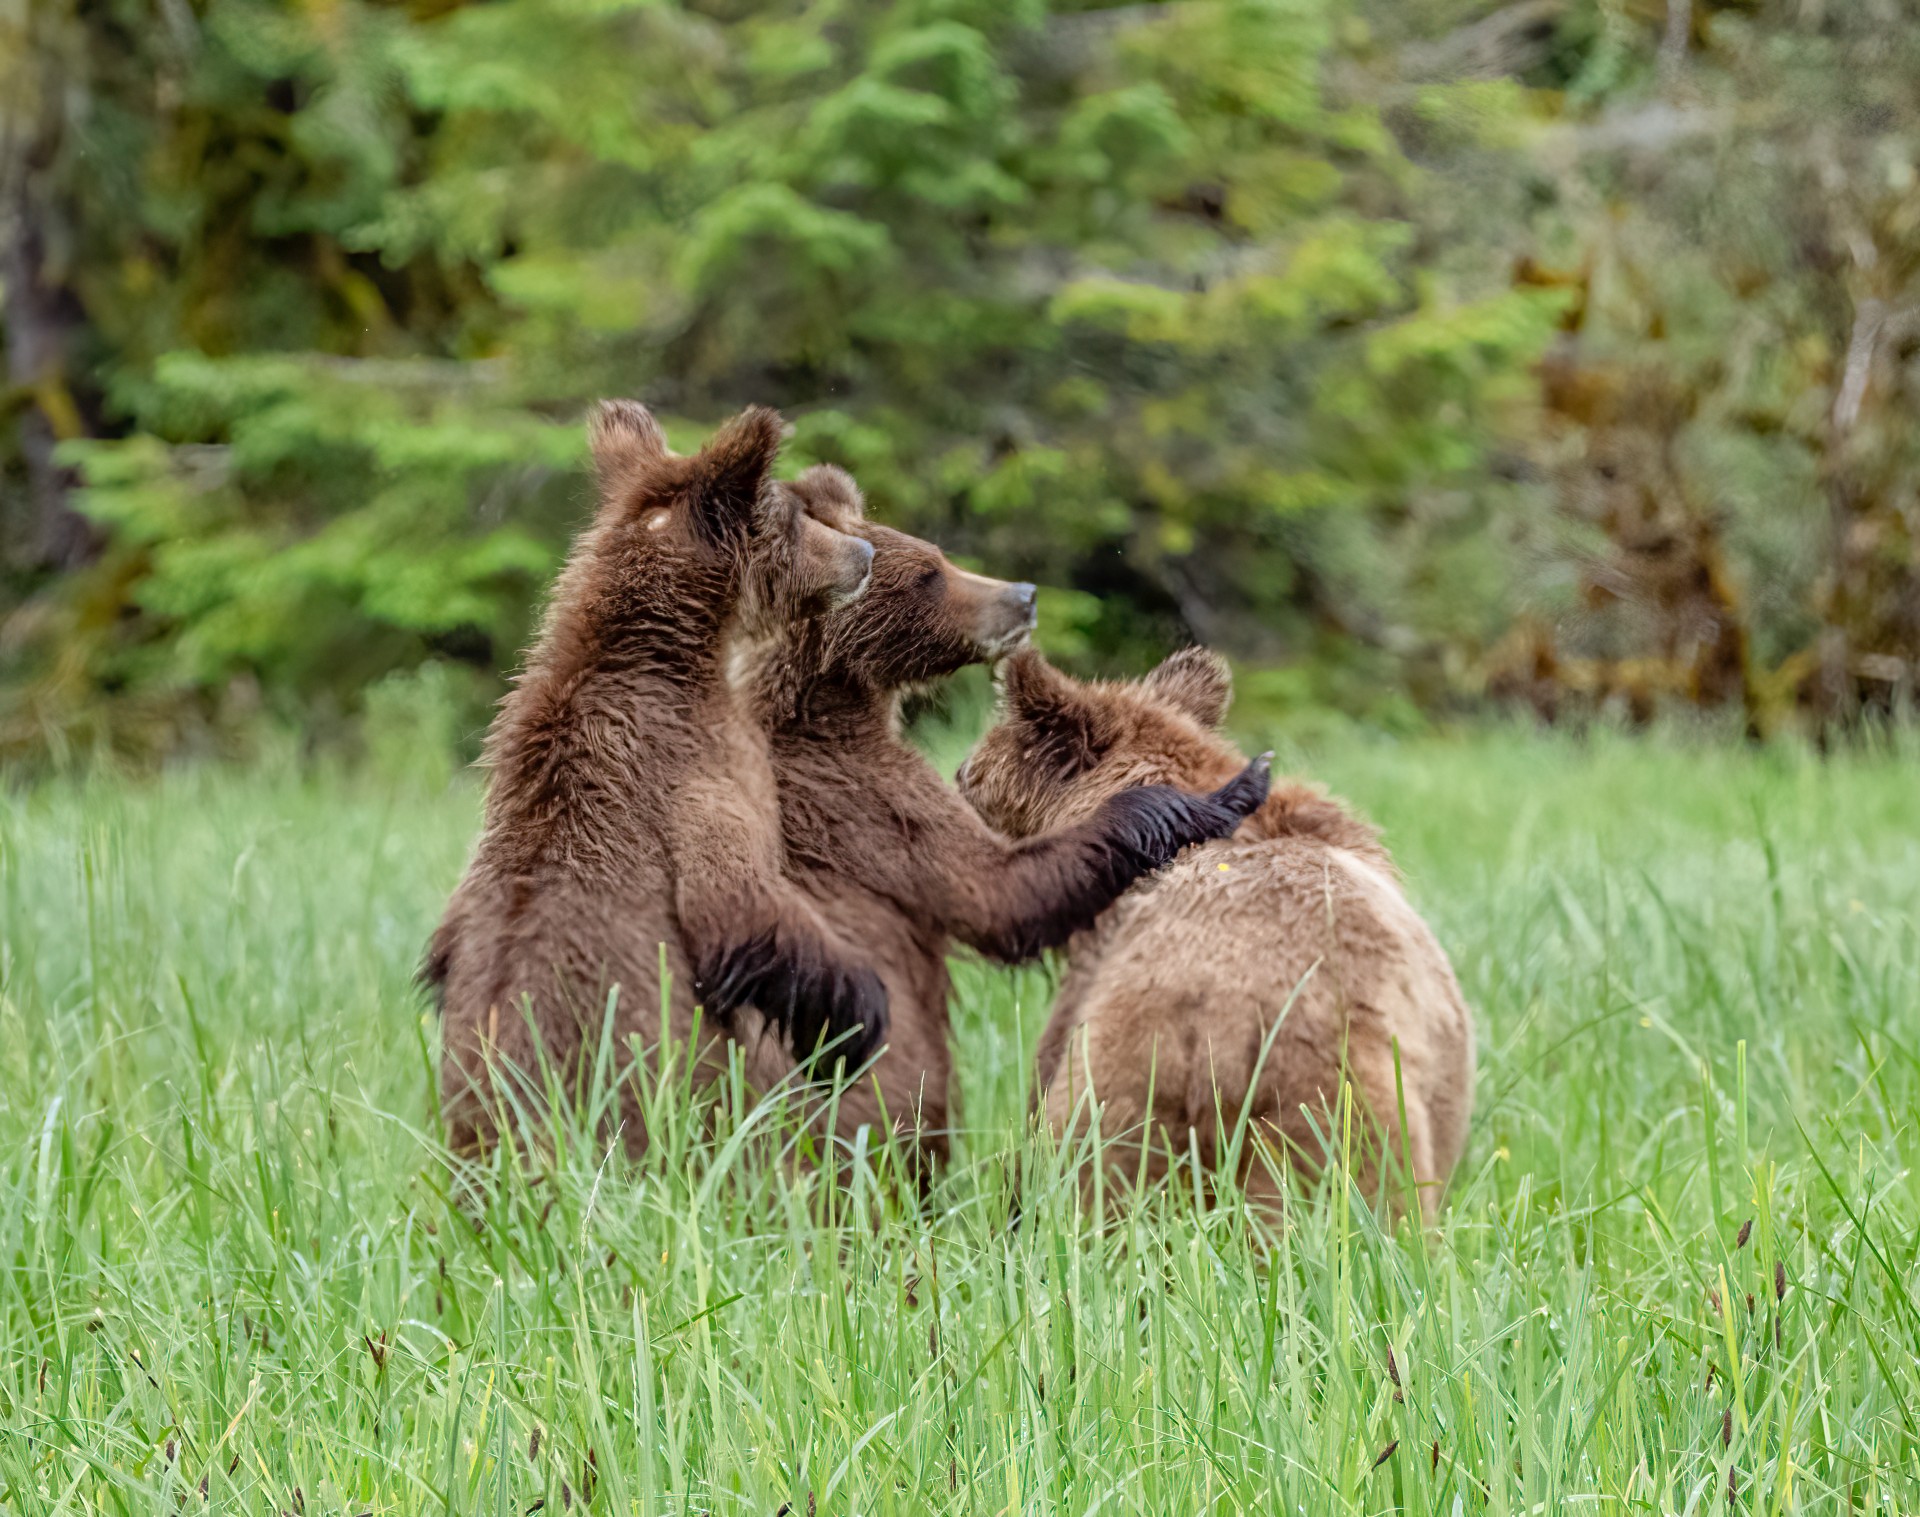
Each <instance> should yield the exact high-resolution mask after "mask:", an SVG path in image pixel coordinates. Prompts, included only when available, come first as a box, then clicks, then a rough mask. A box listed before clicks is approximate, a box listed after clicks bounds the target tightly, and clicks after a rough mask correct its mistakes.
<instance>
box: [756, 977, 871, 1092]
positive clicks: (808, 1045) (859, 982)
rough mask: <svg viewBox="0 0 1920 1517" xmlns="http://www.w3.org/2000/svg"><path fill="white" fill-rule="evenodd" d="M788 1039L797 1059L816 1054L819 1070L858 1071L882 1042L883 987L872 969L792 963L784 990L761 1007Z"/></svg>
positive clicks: (778, 990)
mask: <svg viewBox="0 0 1920 1517" xmlns="http://www.w3.org/2000/svg"><path fill="white" fill-rule="evenodd" d="M760 1004H761V1009H762V1010H768V1008H769V1007H770V1006H771V1007H772V1008H774V1009H773V1010H772V1011H770V1012H769V1014H770V1015H771V1016H772V1017H773V1020H774V1021H776V1022H778V1023H779V1024H780V1026H781V1031H782V1032H783V1033H785V1034H786V1036H787V1038H788V1039H789V1041H790V1043H791V1045H792V1048H793V1052H794V1055H795V1057H797V1058H801V1059H806V1058H811V1057H813V1056H814V1055H815V1054H816V1053H818V1055H819V1056H820V1060H821V1064H822V1066H823V1067H826V1068H830V1067H831V1066H832V1065H834V1064H836V1063H844V1064H845V1065H846V1067H847V1068H848V1069H857V1068H858V1067H859V1066H860V1065H862V1064H864V1063H866V1061H867V1060H868V1059H870V1058H872V1057H873V1055H874V1053H875V1052H876V1051H877V1050H878V1049H879V1047H880V1045H881V1044H882V1043H883V1042H885V1041H886V1036H887V1029H888V1026H889V1025H890V1018H889V1016H888V1011H887V987H886V986H885V985H884V984H882V983H881V980H880V976H879V975H877V974H875V973H874V972H873V971H872V970H871V969H865V968H850V967H846V966H843V965H838V964H834V963H832V962H830V961H828V962H822V961H820V960H817V959H816V960H811V961H795V962H793V963H792V964H790V965H789V966H788V973H787V976H786V984H785V986H784V987H778V986H776V988H775V990H774V992H773V993H772V994H770V995H769V996H768V997H767V998H766V999H765V1000H763V1001H762V1002H761V1003H760Z"/></svg>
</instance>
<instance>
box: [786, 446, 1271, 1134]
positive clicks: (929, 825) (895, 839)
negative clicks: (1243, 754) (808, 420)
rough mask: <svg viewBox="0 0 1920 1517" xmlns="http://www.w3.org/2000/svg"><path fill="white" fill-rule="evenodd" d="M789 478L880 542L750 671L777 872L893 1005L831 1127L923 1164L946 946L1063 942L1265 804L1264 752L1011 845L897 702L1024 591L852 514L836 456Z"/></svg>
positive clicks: (1007, 626) (987, 635)
mask: <svg viewBox="0 0 1920 1517" xmlns="http://www.w3.org/2000/svg"><path fill="white" fill-rule="evenodd" d="M791 488H792V489H793V491H794V492H795V493H796V494H797V495H799V496H800V497H801V498H802V500H803V501H804V502H805V504H806V508H807V510H808V511H809V513H811V514H812V515H814V516H815V517H817V518H819V519H821V520H823V521H825V522H828V523H830V524H832V525H834V526H836V527H838V528H840V529H842V530H844V531H847V532H854V533H859V534H861V535H862V536H864V537H865V538H866V540H867V541H869V542H871V543H872V544H873V548H874V560H873V582H872V585H871V587H870V588H869V589H868V591H867V593H866V594H865V595H864V596H863V597H862V598H861V599H860V600H858V601H856V602H853V603H852V604H849V605H847V606H844V607H842V608H840V609H839V610H836V611H833V612H831V613H829V614H828V615H826V616H824V617H821V618H819V619H818V620H816V621H813V622H811V623H809V624H807V625H806V626H804V627H802V628H800V629H798V630H797V631H796V632H795V634H794V636H793V637H792V638H790V639H788V640H786V641H785V642H784V643H782V644H781V645H780V647H779V648H778V650H777V652H776V654H775V656H773V657H771V658H769V659H767V660H766V661H765V662H763V663H762V664H761V665H760V667H759V669H758V671H757V674H756V676H755V681H756V691H757V705H758V709H759V711H760V714H761V717H762V719H763V721H764V722H765V723H766V724H767V727H768V730H769V731H770V733H771V741H772V748H773V765H774V773H775V777H776V780H777V782H778V785H779V791H780V824H781V830H782V833H783V835H784V840H785V845H786V853H787V860H788V870H789V876H790V878H791V879H792V880H793V881H794V883H795V885H796V887H797V888H798V889H799V890H800V891H801V892H802V893H803V894H805V895H806V897H807V898H808V899H809V900H810V901H812V902H813V904H814V905H815V907H816V908H817V909H818V911H819V912H820V914H821V915H822V916H824V917H826V918H827V919H829V920H830V921H832V922H833V923H834V925H835V927H836V928H837V929H838V930H839V931H840V932H841V933H842V934H843V935H845V937H846V938H847V939H848V940H849V941H850V942H856V943H858V944H859V945H860V949H861V952H862V955H863V956H864V958H865V959H866V961H867V962H869V963H871V964H872V965H873V966H874V967H875V968H876V969H877V970H878V971H879V973H880V976H881V978H882V979H883V980H884V981H885V982H886V985H887V990H888V996H889V1004H890V1006H891V1009H892V1033H891V1038H890V1041H889V1046H888V1048H887V1050H886V1051H885V1052H884V1053H883V1054H882V1055H881V1056H880V1058H879V1059H878V1060H877V1062H876V1064H875V1065H874V1067H873V1068H872V1070H871V1071H870V1072H868V1073H867V1074H866V1076H865V1077H863V1078H862V1079H861V1080H860V1081H858V1082H856V1083H855V1084H854V1085H852V1086H851V1087H849V1088H846V1089H843V1090H841V1091H839V1092H838V1093H837V1097H836V1099H837V1116H838V1122H839V1125H840V1127H841V1129H842V1130H843V1131H851V1130H854V1129H857V1128H858V1127H859V1126H860V1125H862V1124H871V1125H872V1126H873V1127H874V1128H875V1129H876V1131H885V1130H887V1129H888V1128H889V1127H891V1128H892V1130H894V1131H898V1132H900V1133H901V1134H903V1136H904V1137H905V1138H906V1140H907V1141H908V1143H909V1146H910V1149H911V1154H912V1157H913V1158H914V1159H915V1160H916V1161H922V1162H928V1161H934V1162H937V1161H938V1160H939V1159H940V1158H942V1157H943V1156H944V1154H945V1152H946V1147H947V1130H948V1128H949V1126H950V1111H949V1090H948V1081H949V1075H950V1067H949V1066H950V1056H949V1053H948V1045H947V1029H948V1022H947V997H948V989H949V985H948V970H947V954H948V949H949V946H950V943H951V941H952V940H953V939H958V940H959V941H960V942H962V943H964V944H966V945H968V946H969V947H971V948H974V949H977V950H979V951H980V952H981V953H983V954H985V955H987V956H988V957H989V958H993V959H997V960H1000V961H1001V962H1004V963H1018V962H1021V961H1023V960H1027V959H1031V958H1034V957H1035V956H1037V955H1038V954H1039V953H1040V952H1041V951H1042V950H1044V949H1047V948H1050V947H1053V946H1055V945H1057V944H1061V943H1064V942H1065V941H1066V940H1067V939H1068V938H1069V937H1070V936H1071V935H1072V934H1074V933H1076V932H1079V931H1081V930H1083V929H1085V928H1087V927H1089V926H1091V925H1092V924H1093V922H1094V920H1095V919H1096V918H1097V917H1098V916H1099V914H1100V913H1101V912H1102V911H1104V910H1105V909H1106V908H1107V907H1108V906H1109V905H1111V904H1112V902H1113V901H1114V900H1115V899H1116V898H1117V897H1118V896H1119V895H1120V893H1121V892H1122V891H1123V890H1125V889H1126V888H1127V887H1128V886H1129V885H1131V884H1132V883H1133V882H1134V880H1136V879H1137V878H1139V876H1140V875H1142V874H1144V873H1146V872H1148V871H1150V870H1154V869H1158V868H1160V867H1161V866H1162V865H1164V864H1165V863H1167V861H1168V860H1169V859H1171V858H1172V857H1173V856H1174V855H1175V854H1176V853H1178V852H1179V851H1180V850H1181V849H1182V848H1184V847H1186V846H1187V845H1189V844H1191V843H1196V842H1200V841H1204V840H1206V839H1209V838H1218V837H1224V836H1226V835H1227V834H1228V833H1230V832H1232V831H1233V830H1234V828H1236V827H1238V826H1239V825H1240V823H1241V822H1242V820H1243V819H1244V818H1245V817H1246V816H1247V814H1248V813H1249V812H1251V811H1252V810H1253V809H1254V808H1255V807H1256V806H1258V805H1259V804H1260V803H1261V801H1263V800H1264V799H1265V798H1266V792H1267V779H1266V774H1267V760H1266V758H1264V757H1263V758H1261V759H1259V760H1256V761H1255V762H1254V763H1252V764H1247V765H1235V766H1234V768H1235V769H1236V770H1238V771H1239V773H1238V774H1228V775H1222V776H1220V777H1219V778H1217V779H1215V780H1212V781H1210V782H1209V784H1208V786H1206V787H1205V788H1206V789H1209V790H1212V792H1213V793H1212V794H1211V795H1191V794H1188V793H1186V792H1185V791H1183V790H1179V789H1175V788H1172V787H1170V786H1167V785H1147V786H1143V787H1141V788H1138V789H1131V790H1126V791H1123V792H1120V793H1116V794H1114V795H1112V796H1109V797H1108V798H1107V799H1106V800H1105V801H1103V802H1102V804H1100V805H1098V806H1095V807H1091V808H1089V810H1088V813H1087V815H1086V816H1085V818H1084V819H1083V820H1081V821H1080V822H1079V823H1078V824H1077V825H1076V826H1073V827H1069V828H1066V829H1064V830H1062V831H1059V832H1057V833H1055V834H1053V835H1052V836H1050V837H1046V838H1037V839H1033V840H1030V841H1025V842H1009V841H1008V840H1007V839H1005V838H1003V837H1001V836H999V835H997V834H996V833H994V832H993V831H991V830H990V829H989V828H987V827H986V826H985V825H984V824H983V823H982V822H981V821H980V819H979V817H978V816H976V815H975V814H974V812H973V811H972V810H971V809H970V808H969V807H968V806H967V805H966V803H965V802H964V801H962V800H961V798H960V796H959V795H958V793H957V792H955V790H954V789H953V788H952V786H950V785H948V784H947V783H946V782H945V781H944V780H943V779H941V777H940V775H939V774H938V773H937V772H936V771H935V770H934V768H933V766H932V765H931V764H929V763H928V762H927V760H926V759H925V758H924V757H922V756H921V755H920V754H919V753H918V752H917V751H916V750H915V749H914V748H912V747H910V746H909V745H908V744H907V742H906V741H905V740H904V739H903V738H902V737H901V735H900V729H899V705H900V699H901V694H902V692H903V691H905V690H907V689H908V688H910V687H914V686H919V685H924V684H926V683H927V682H929V681H932V680H936V679H939V678H941V677H943V676H945V675H949V674H952V673H953V672H955V671H956V670H959V669H961V668H963V667H965V666H966V665H968V664H974V663H980V662H983V661H990V660H994V659H998V658H1000V657H1003V656H1004V655H1006V654H1008V653H1010V652H1012V651H1013V650H1014V649H1016V648H1018V647H1020V646H1021V645H1022V644H1024V643H1025V642H1026V640H1027V637H1028V635H1029V633H1030V632H1031V630H1032V628H1033V624H1034V602H1035V592H1034V587H1033V586H1032V585H1026V584H1006V583H1003V582H1001V581H999V580H994V579H988V578H985V577H983V576H981V575H977V574H970V573H967V572H965V571H963V570H961V569H958V568H956V567H955V566H954V565H953V564H951V563H949V562H948V561H947V559H946V558H945V557H944V556H943V555H942V553H941V552H940V550H939V549H938V548H936V547H934V546H933V545H932V544H931V543H927V542H922V541H920V540H919V539H917V538H913V537H909V536H907V535H906V534H905V533H903V532H897V531H894V530H892V529H891V528H888V527H883V526H879V525H877V524H874V523H870V522H867V521H865V520H864V519H863V513H862V504H861V498H860V492H859V490H858V489H857V488H856V487H855V485H854V483H853V481H852V480H851V479H850V478H849V477H848V476H847V475H846V474H845V473H843V472H842V471H840V470H839V469H836V468H832V467H829V466H821V467H817V468H813V469H809V470H807V471H806V472H805V473H803V474H802V475H800V477H799V478H798V479H797V480H795V481H794V482H793V485H792V487H791ZM1215 787H1218V788H1215ZM792 1068H793V1059H792V1057H791V1056H790V1055H789V1054H788V1053H787V1051H786V1050H785V1049H784V1048H782V1047H780V1046H779V1045H778V1044H777V1043H774V1044H773V1045H771V1046H769V1047H766V1048H765V1052H764V1056H763V1057H762V1058H760V1059H758V1060H757V1061H756V1060H750V1061H749V1074H750V1075H752V1076H753V1077H754V1079H755V1082H756V1084H759V1085H760V1086H761V1087H762V1088H765V1087H767V1086H769V1085H771V1084H773V1083H775V1082H777V1081H779V1080H781V1079H783V1078H785V1077H786V1076H787V1075H788V1074H789V1073H790V1072H791V1070H792Z"/></svg>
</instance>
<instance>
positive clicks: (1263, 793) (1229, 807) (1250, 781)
mask: <svg viewBox="0 0 1920 1517" xmlns="http://www.w3.org/2000/svg"><path fill="white" fill-rule="evenodd" d="M1272 786H1273V754H1272V752H1271V751H1269V752H1266V753H1263V754H1261V755H1260V756H1259V757H1258V758H1257V759H1255V760H1254V761H1253V762H1252V763H1251V764H1249V765H1247V767H1246V768H1244V769H1242V770H1241V771H1240V772H1239V773H1238V774H1236V775H1235V776H1234V777H1233V778H1232V779H1230V780H1228V781H1227V783H1226V784H1224V785H1222V786H1221V787H1220V788H1219V789H1218V790H1216V791H1214V792H1213V794H1212V795H1211V796H1209V797H1208V800H1210V801H1212V802H1213V803H1214V804H1215V805H1217V806H1220V807H1222V808H1223V809H1224V810H1226V811H1228V812H1231V813H1232V814H1233V816H1234V818H1235V822H1234V825H1235V826H1236V827H1237V826H1238V825H1239V823H1240V822H1241V821H1243V820H1245V819H1246V818H1247V817H1249V816H1251V815H1252V814H1253V813H1254V812H1256V811H1258V810H1259V809H1260V807H1261V806H1263V805H1264V804H1266V799H1267V793H1268V791H1269V790H1270V789H1271V788H1272ZM1232 830H1233V829H1232V828H1229V829H1228V831H1232ZM1217 836H1221V837H1224V836H1226V833H1219V834H1217Z"/></svg>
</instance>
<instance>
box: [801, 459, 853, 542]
mask: <svg viewBox="0 0 1920 1517" xmlns="http://www.w3.org/2000/svg"><path fill="white" fill-rule="evenodd" d="M793 492H794V494H796V495H798V496H799V497H800V503H801V505H803V506H804V507H805V508H806V512H807V515H809V516H811V517H812V518H813V519H814V520H815V521H819V522H825V523H826V524H827V525H828V526H829V527H832V528H834V529H835V530H836V531H840V532H845V531H846V530H848V529H849V528H851V527H855V526H858V525H859V524H860V523H861V522H863V521H865V520H866V519H867V503H866V501H865V499H863V498H862V496H861V494H860V487H859V486H858V485H856V484H855V483H854V482H853V476H852V475H851V474H849V473H848V472H847V471H846V470H845V469H840V468H835V467H834V466H833V465H832V464H815V465H814V466H813V467H812V468H811V469H802V470H801V471H800V473H799V474H798V475H797V476H795V478H794V481H793Z"/></svg>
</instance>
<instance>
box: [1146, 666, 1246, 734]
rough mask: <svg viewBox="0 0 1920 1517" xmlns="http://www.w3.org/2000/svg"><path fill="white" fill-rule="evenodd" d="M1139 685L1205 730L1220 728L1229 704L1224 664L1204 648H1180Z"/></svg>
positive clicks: (1230, 695) (1230, 697)
mask: <svg viewBox="0 0 1920 1517" xmlns="http://www.w3.org/2000/svg"><path fill="white" fill-rule="evenodd" d="M1140 684H1141V687H1142V688H1143V689H1145V690H1146V691H1148V692H1149V693H1150V694H1152V695H1156V696H1158V697H1159V698H1160V699H1161V700H1163V701H1165V702H1167V703H1168V704H1169V705H1171V706H1174V707H1176V708H1177V709H1179V710H1181V711H1184V712H1185V713H1186V714H1187V715H1188V716H1190V717H1192V718H1193V719H1194V720H1195V721H1196V722H1198V723H1199V724H1200V725H1201V726H1202V727H1206V728H1214V727H1218V726H1219V725H1220V723H1221V721H1222V720H1223V719H1224V718H1225V717H1226V714H1227V706H1228V703H1229V702H1231V701H1232V700H1233V675H1232V673H1231V672H1230V671H1229V670H1228V668H1227V661H1226V660H1225V659H1224V658H1222V657H1221V656H1220V655H1219V654H1217V653H1215V652H1213V651H1212V650H1211V649H1208V648H1182V649H1181V650H1180V651H1179V652H1178V653H1176V654H1174V655H1173V656H1172V657H1170V658H1168V659H1167V660H1165V661H1164V662H1163V663H1162V664H1161V665H1160V667H1159V668H1157V669H1155V670H1154V671H1153V672H1152V673H1151V674H1149V675H1148V676H1147V677H1146V678H1145V679H1143V680H1141V681H1140Z"/></svg>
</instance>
